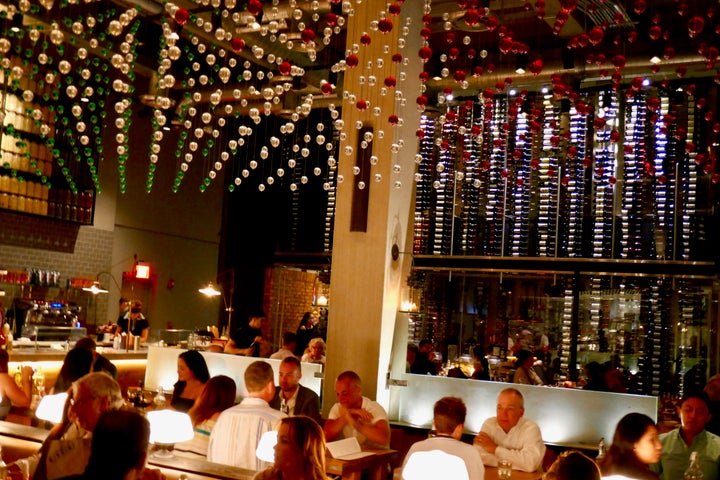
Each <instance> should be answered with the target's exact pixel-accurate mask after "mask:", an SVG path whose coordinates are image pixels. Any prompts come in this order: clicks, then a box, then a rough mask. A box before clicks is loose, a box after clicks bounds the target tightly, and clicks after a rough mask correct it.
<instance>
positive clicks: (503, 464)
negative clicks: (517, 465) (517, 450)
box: [497, 460, 512, 480]
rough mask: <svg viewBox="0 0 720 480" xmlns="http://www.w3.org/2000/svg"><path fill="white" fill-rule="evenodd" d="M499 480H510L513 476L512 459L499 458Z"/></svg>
mask: <svg viewBox="0 0 720 480" xmlns="http://www.w3.org/2000/svg"><path fill="white" fill-rule="evenodd" d="M497 465H498V480H510V477H511V476H512V462H511V461H510V460H498V462H497Z"/></svg>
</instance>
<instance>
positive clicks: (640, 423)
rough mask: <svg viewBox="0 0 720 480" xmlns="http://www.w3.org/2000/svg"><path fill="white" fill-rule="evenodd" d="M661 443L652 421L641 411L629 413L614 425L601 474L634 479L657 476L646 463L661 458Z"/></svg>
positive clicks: (647, 479) (602, 463) (649, 479)
mask: <svg viewBox="0 0 720 480" xmlns="http://www.w3.org/2000/svg"><path fill="white" fill-rule="evenodd" d="M661 454H662V445H661V444H660V440H659V439H658V431H657V427H656V426H655V422H653V421H652V419H651V418H650V417H648V416H647V415H643V414H642V413H628V414H627V415H625V416H624V417H623V418H621V419H620V421H619V422H618V424H617V427H615V434H614V435H613V441H612V445H610V448H608V451H607V453H606V454H605V456H604V457H603V458H602V460H600V462H599V463H600V470H601V471H602V474H603V477H607V476H610V475H624V476H625V477H629V478H633V479H637V480H657V479H659V478H660V477H659V476H658V475H657V474H656V473H654V472H653V471H652V470H650V468H649V465H652V464H654V463H657V462H659V461H660V455H661Z"/></svg>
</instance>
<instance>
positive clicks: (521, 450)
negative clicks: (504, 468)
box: [475, 417, 545, 472]
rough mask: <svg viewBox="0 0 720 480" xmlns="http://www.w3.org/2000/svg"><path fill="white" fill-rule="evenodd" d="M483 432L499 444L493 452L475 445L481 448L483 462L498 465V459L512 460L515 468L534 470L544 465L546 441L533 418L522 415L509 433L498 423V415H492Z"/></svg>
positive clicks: (526, 470) (486, 421) (484, 424)
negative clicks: (529, 418)
mask: <svg viewBox="0 0 720 480" xmlns="http://www.w3.org/2000/svg"><path fill="white" fill-rule="evenodd" d="M480 431H481V432H485V433H487V434H488V435H489V436H490V438H491V439H492V441H493V442H495V444H496V445H497V446H498V447H497V449H496V450H495V453H494V454H492V453H490V452H488V451H487V450H485V449H484V448H482V447H480V446H479V445H477V444H476V445H475V447H476V448H478V449H479V450H480V455H481V456H482V459H483V463H484V464H485V465H489V466H491V467H496V466H497V461H498V459H500V460H510V461H511V462H512V465H513V469H514V470H522V471H523V472H534V471H536V470H538V469H539V468H540V466H541V465H542V460H543V457H544V456H545V443H544V442H543V439H542V435H541V434H540V428H539V427H538V426H537V424H536V423H535V422H533V421H532V420H528V419H527V418H525V417H520V420H519V421H518V423H517V425H515V426H514V427H513V428H511V429H510V431H509V432H508V433H505V431H504V430H503V429H502V428H501V427H500V425H498V422H497V418H496V417H490V418H488V419H487V420H485V423H483V426H482V429H480Z"/></svg>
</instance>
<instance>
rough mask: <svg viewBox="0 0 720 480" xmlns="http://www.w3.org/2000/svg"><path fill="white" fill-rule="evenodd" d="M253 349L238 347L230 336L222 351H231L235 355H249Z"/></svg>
mask: <svg viewBox="0 0 720 480" xmlns="http://www.w3.org/2000/svg"><path fill="white" fill-rule="evenodd" d="M253 350H254V347H250V348H238V346H237V343H235V340H233V339H232V338H231V339H230V340H228V341H227V343H226V344H225V348H224V350H223V351H224V352H225V353H233V354H235V355H245V356H249V355H252V353H253Z"/></svg>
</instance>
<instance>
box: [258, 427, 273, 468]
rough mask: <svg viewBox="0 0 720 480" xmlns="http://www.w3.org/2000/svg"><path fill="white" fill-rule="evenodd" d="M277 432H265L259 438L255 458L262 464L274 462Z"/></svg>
mask: <svg viewBox="0 0 720 480" xmlns="http://www.w3.org/2000/svg"><path fill="white" fill-rule="evenodd" d="M277 434H278V432H277V430H271V431H269V432H265V433H263V434H262V436H261V437H260V441H259V442H258V446H257V448H256V449H255V456H257V458H258V459H260V460H262V461H263V462H268V463H274V462H275V445H276V444H277Z"/></svg>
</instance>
